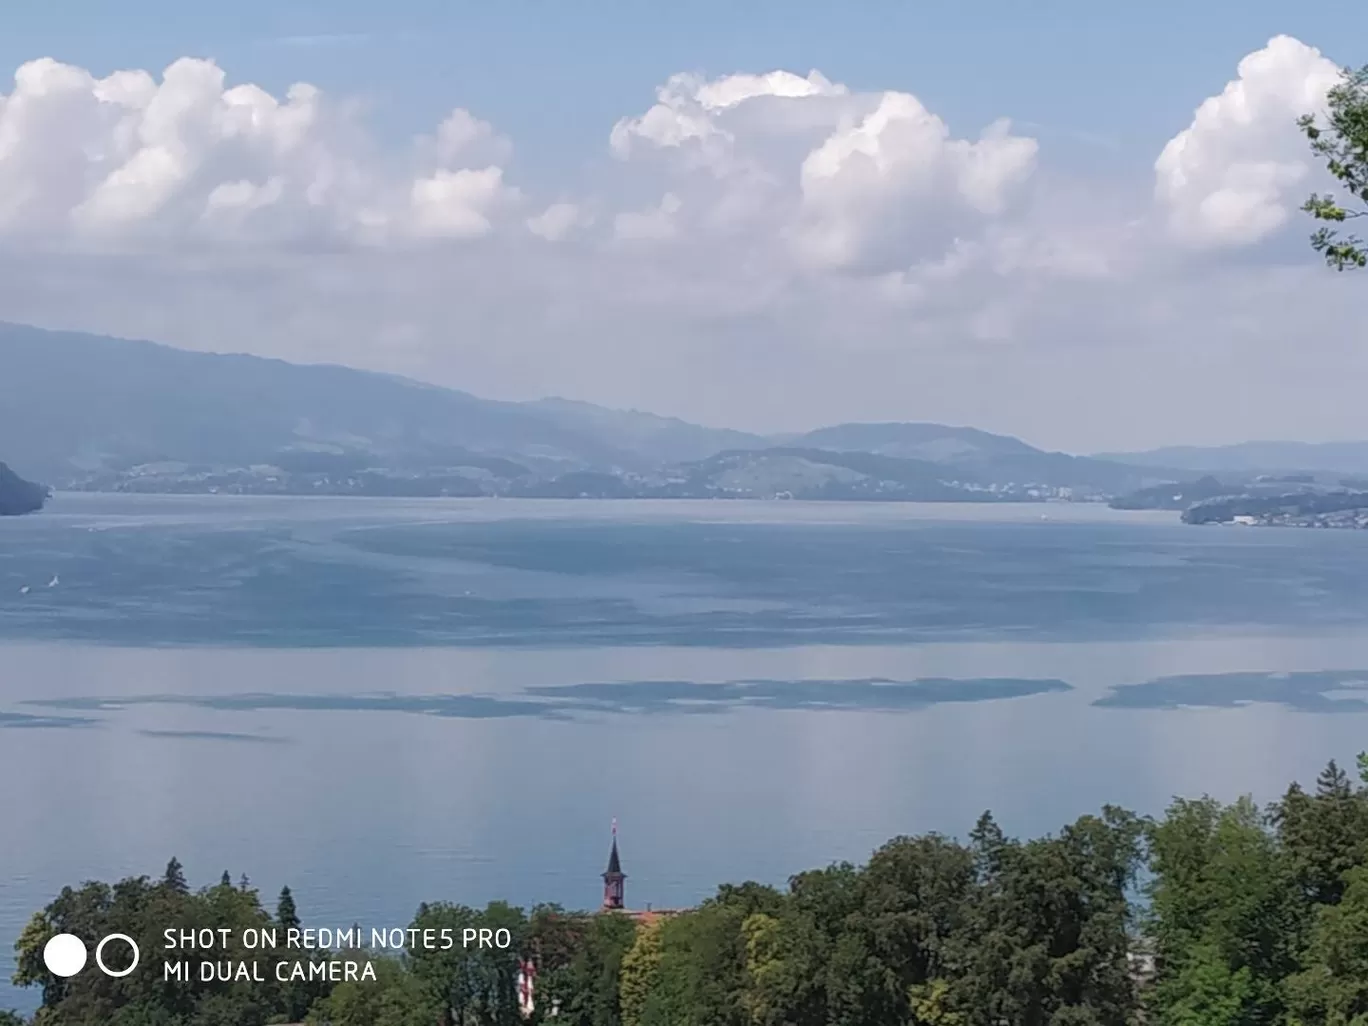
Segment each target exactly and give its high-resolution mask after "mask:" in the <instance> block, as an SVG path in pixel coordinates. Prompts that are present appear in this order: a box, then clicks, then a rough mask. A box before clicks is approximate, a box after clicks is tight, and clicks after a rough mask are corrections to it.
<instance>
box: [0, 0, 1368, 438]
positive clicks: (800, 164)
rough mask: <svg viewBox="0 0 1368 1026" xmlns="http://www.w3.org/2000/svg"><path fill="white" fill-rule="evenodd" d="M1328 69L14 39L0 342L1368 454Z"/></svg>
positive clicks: (1092, 58) (222, 21)
mask: <svg viewBox="0 0 1368 1026" xmlns="http://www.w3.org/2000/svg"><path fill="white" fill-rule="evenodd" d="M1275 36H1288V37H1292V38H1290V39H1283V40H1281V41H1276V40H1274V37H1275ZM1271 40H1274V41H1273V42H1272V43H1271V42H1270V41H1271ZM1318 51H1319V52H1318ZM39 58H52V59H54V60H55V61H56V62H59V63H58V64H51V63H49V64H31V63H28V62H33V61H36V60H37V59H39ZM183 58H195V59H197V60H192V61H188V62H187V61H183V60H182V59H183ZM1327 58H1328V59H1329V60H1327ZM204 59H208V60H211V61H212V62H213V65H210V64H207V63H204ZM177 61H181V63H180V64H176V65H175V69H176V70H175V71H174V73H173V74H170V75H167V76H166V77H165V78H163V73H164V71H165V70H166V69H168V67H170V66H172V65H173V62H177ZM1242 62H1244V63H1242ZM1330 62H1334V64H1340V63H1355V64H1358V63H1364V62H1368V4H1363V3H1342V2H1331V3H1322V4H1318V5H1315V6H1314V7H1313V6H1303V5H1296V4H1292V3H1289V2H1280V3H1272V2H1268V0H1251V2H1247V3H1241V4H1233V3H1190V2H1189V3H1177V2H1169V0H1159V2H1151V3H1147V4H1096V3H1090V4H1085V3H1075V2H1067V3H1065V2H1057V3H1048V4H1034V5H1030V4H1022V3H1008V2H997V3H978V4H968V3H935V4H931V3H927V4H913V3H890V2H869V3H854V4H851V3H846V4H835V3H822V4H817V3H801V2H787V3H782V4H780V3H771V2H761V0H757V2H750V3H745V2H730V3H722V2H714V0H704V2H693V3H689V4H640V3H638V4H626V3H615V4H609V3H569V2H560V3H552V2H528V3H512V2H504V3H484V4H462V3H438V2H427V0H424V2H418V0H390V2H386V3H360V2H355V0H329V2H321V0H319V2H294V3H291V2H275V3H268V2H262V0H239V2H238V3H235V4H232V5H208V4H194V3H184V2H180V3H171V2H164V0H143V2H136V3H129V4H123V5H117V6H116V5H110V4H107V3H96V2H93V0H69V2H64V3H52V2H43V3H30V2H15V3H11V4H9V5H7V7H6V18H5V22H4V33H3V35H2V36H0V94H3V93H6V92H9V93H10V100H9V101H8V103H7V104H5V105H0V143H3V140H4V139H6V138H9V139H11V140H15V139H18V140H19V142H18V143H14V144H13V145H11V146H10V148H9V149H6V148H5V145H9V144H4V145H0V318H2V319H10V320H22V321H30V322H33V323H40V324H45V325H48V326H54V327H68V328H79V329H84V330H93V331H102V332H108V333H114V334H123V335H138V336H142V337H152V338H157V339H160V340H163V341H167V342H171V343H174V344H178V345H185V346H189V347H192V348H208V349H218V350H225V349H227V350H247V351H253V352H260V353H263V354H266V355H276V356H283V357H285V358H288V359H295V360H305V361H324V362H343V363H348V364H352V365H356V366H362V367H368V368H373V369H377V370H384V371H394V372H399V373H404V374H408V375H411V376H414V377H419V378H423V379H425V380H430V381H434V382H437V383H439V384H444V385H449V386H453V387H460V388H465V389H468V390H470V391H473V392H476V393H479V394H485V395H491V396H497V397H501V398H510V399H524V398H533V397H535V396H539V395H546V394H560V395H566V396H569V397H572V398H581V399H587V400H591V401H596V402H602V403H605V404H608V405H613V406H634V407H642V408H649V409H653V410H656V411H659V412H662V413H669V414H674V415H678V416H684V417H689V418H693V419H697V420H702V421H706V422H710V423H718V424H731V425H735V426H738V427H744V428H751V429H761V430H796V429H802V428H807V427H811V426H815V425H816V424H819V423H827V422H834V421H838V420H854V419H879V420H893V419H905V420H944V421H950V422H955V423H972V424H975V425H978V426H981V427H985V428H989V429H993V430H1001V431H1006V432H1010V433H1014V434H1019V435H1022V436H1024V437H1026V438H1028V440H1031V441H1033V442H1037V443H1040V444H1046V445H1052V446H1057V447H1060V448H1066V449H1073V450H1077V451H1084V450H1089V449H1106V448H1122V447H1131V446H1144V445H1158V444H1167V443H1178V442H1219V441H1235V440H1239V439H1242V438H1247V437H1254V436H1282V437H1293V438H1306V439H1312V440H1314V439H1322V438H1346V437H1365V438H1368V413H1363V412H1360V410H1361V409H1362V404H1361V403H1360V402H1359V401H1358V391H1357V388H1356V387H1354V386H1353V385H1352V383H1353V382H1355V381H1361V380H1362V379H1363V374H1364V373H1366V372H1368V357H1365V356H1364V354H1363V351H1362V349H1363V347H1361V346H1360V345H1359V344H1358V343H1357V342H1356V341H1354V340H1355V339H1356V338H1357V337H1358V335H1357V334H1356V332H1359V327H1360V326H1361V324H1362V323H1363V316H1364V313H1365V312H1368V308H1366V307H1365V303H1368V282H1365V281H1364V280H1362V278H1361V276H1360V278H1359V279H1354V280H1349V277H1350V276H1334V275H1331V274H1328V273H1327V272H1326V271H1325V270H1324V269H1323V268H1322V267H1320V266H1319V265H1318V263H1317V262H1316V259H1315V258H1314V255H1312V254H1310V253H1309V252H1308V250H1307V248H1306V245H1305V240H1306V235H1307V232H1308V231H1309V226H1308V225H1307V224H1305V223H1304V218H1303V217H1302V215H1300V214H1298V213H1297V207H1298V206H1299V204H1300V202H1301V200H1302V199H1304V197H1305V194H1306V192H1307V191H1309V190H1310V189H1312V188H1321V187H1323V186H1324V184H1325V180H1324V177H1323V174H1322V173H1321V171H1320V170H1319V169H1318V168H1317V167H1316V166H1315V165H1314V164H1313V162H1312V161H1311V160H1310V159H1309V157H1308V155H1307V153H1306V149H1305V145H1304V141H1302V140H1300V139H1299V138H1298V137H1297V134H1296V131H1295V127H1294V121H1295V116H1296V115H1297V114H1299V113H1302V112H1304V111H1305V110H1306V109H1307V108H1308V106H1316V105H1318V104H1319V103H1320V102H1322V98H1323V96H1324V90H1325V88H1327V85H1328V83H1329V82H1330V81H1331V79H1332V77H1333V72H1334V67H1333V65H1332V64H1331V63H1330ZM215 66H216V68H217V69H222V74H223V76H224V80H223V81H218V80H217V79H216V75H217V74H218V71H217V70H216V69H215ZM21 67H23V68H26V70H25V71H24V72H23V81H22V82H14V83H12V84H11V83H7V82H6V81H5V80H6V79H7V78H9V75H10V73H11V72H13V71H15V70H17V69H20V68H21ZM127 70H137V71H139V72H140V75H135V76H133V77H129V76H122V77H120V76H114V77H112V78H111V77H109V76H111V75H112V74H113V73H114V72H116V71H127ZM814 70H815V71H817V72H819V73H820V77H815V78H811V79H809V78H806V77H805V76H808V74H809V72H811V71H814ZM773 72H783V73H785V74H782V75H779V76H777V77H776V76H774V75H769V73H773ZM688 73H692V76H693V77H685V78H679V77H676V76H680V75H681V74H688ZM767 75H768V77H766V76H767ZM301 82H302V83H308V84H310V85H311V86H312V87H316V90H318V92H316V93H314V92H309V93H306V94H297V95H296V96H295V98H294V99H290V97H289V95H288V90H289V89H290V87H291V86H292V85H293V84H295V83H301ZM244 84H250V85H252V86H254V87H257V88H256V89H255V90H252V91H249V92H247V93H244V92H242V91H237V92H235V91H234V89H233V87H235V86H241V85H244ZM263 91H264V92H263ZM1223 92H1224V94H1225V95H1224V97H1223ZM658 93H659V95H658ZM268 94H269V95H268ZM1204 101H1209V103H1208V107H1207V108H1203V110H1204V111H1205V113H1204V114H1202V115H1201V116H1198V114H1197V111H1198V110H1199V107H1201V106H1202V104H1203V103H1204ZM247 111H250V112H252V113H251V115H250V116H251V118H252V119H253V120H251V122H250V126H248V127H244V124H245V123H240V119H241V118H243V117H246V116H247V114H245V113H244V112H247ZM235 119H237V120H235ZM1000 119H1008V120H1009V121H1010V125H1006V126H1000V127H998V128H992V127H990V126H993V125H994V123H995V122H998V121H999V120H1000ZM439 126H441V127H439ZM615 126H617V128H616V129H615ZM985 129H986V130H987V132H986V134H981V133H984V132H985ZM7 132H8V133H9V135H8V136H7V135H6V133H7ZM610 133H611V140H612V141H611V142H610ZM1161 155H1162V156H1161ZM1359 334H1361V332H1359Z"/></svg>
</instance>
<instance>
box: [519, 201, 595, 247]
mask: <svg viewBox="0 0 1368 1026" xmlns="http://www.w3.org/2000/svg"><path fill="white" fill-rule="evenodd" d="M593 221H594V218H593V215H592V214H590V213H589V212H588V211H586V210H585V209H584V208H583V207H581V206H580V205H579V204H577V203H552V204H551V205H550V206H549V207H547V208H546V209H545V210H543V211H542V212H541V213H540V214H537V215H536V216H534V217H529V218H528V219H527V230H528V231H530V232H531V233H532V234H533V235H538V236H540V237H541V238H543V239H545V240H546V241H548V242H560V241H561V240H562V239H564V238H566V237H568V236H569V235H570V233H571V232H573V231H574V230H575V229H576V228H579V227H583V226H587V225H590V224H593Z"/></svg>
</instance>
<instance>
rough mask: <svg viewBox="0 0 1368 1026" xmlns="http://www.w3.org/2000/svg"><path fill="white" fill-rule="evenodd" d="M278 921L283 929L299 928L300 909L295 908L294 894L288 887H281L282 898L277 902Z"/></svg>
mask: <svg viewBox="0 0 1368 1026" xmlns="http://www.w3.org/2000/svg"><path fill="white" fill-rule="evenodd" d="M276 922H277V923H279V924H280V928H281V929H282V930H297V929H299V910H298V909H297V908H295V900H294V895H293V894H291V893H290V889H289V888H288V887H282V888H281V889H280V900H279V901H277V902H276Z"/></svg>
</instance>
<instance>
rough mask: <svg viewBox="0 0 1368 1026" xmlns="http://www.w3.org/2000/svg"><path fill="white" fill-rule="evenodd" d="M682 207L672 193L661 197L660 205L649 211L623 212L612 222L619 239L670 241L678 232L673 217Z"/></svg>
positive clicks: (680, 201) (681, 203)
mask: <svg viewBox="0 0 1368 1026" xmlns="http://www.w3.org/2000/svg"><path fill="white" fill-rule="evenodd" d="M683 205H684V203H683V200H681V199H680V198H679V197H678V196H676V195H675V194H674V193H672V192H667V193H666V194H665V195H664V196H662V197H661V200H660V203H659V204H658V205H657V206H655V207H652V208H651V209H649V210H640V211H638V210H624V211H623V212H622V213H620V214H618V215H617V217H616V218H614V220H613V229H614V232H615V234H616V235H617V237H618V238H619V239H637V240H640V239H670V238H673V237H674V236H675V234H676V232H677V230H678V227H677V222H676V219H675V215H677V214H678V213H679V211H680V208H681V207H682V206H683Z"/></svg>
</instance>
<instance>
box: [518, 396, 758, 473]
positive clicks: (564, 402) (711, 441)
mask: <svg viewBox="0 0 1368 1026" xmlns="http://www.w3.org/2000/svg"><path fill="white" fill-rule="evenodd" d="M522 405H523V406H524V407H525V408H527V409H529V410H531V411H532V412H534V413H536V414H538V415H539V416H542V417H545V418H547V419H548V420H550V421H552V422H554V423H557V424H560V425H562V426H564V427H565V428H567V429H569V430H572V431H586V430H588V431H591V432H593V433H594V434H595V435H598V436H601V437H603V438H605V439H609V438H610V439H613V440H614V442H615V444H617V445H618V446H620V447H624V448H627V449H629V450H630V451H632V452H634V453H641V454H649V456H650V458H651V459H653V460H656V461H659V462H662V463H683V462H686V461H688V460H701V459H705V458H706V457H708V456H711V455H712V454H713V453H716V452H721V451H722V450H724V449H762V448H765V447H766V446H769V445H772V444H773V442H772V441H771V440H770V439H768V438H766V437H764V436H762V435H752V434H748V433H747V432H745V431H732V430H729V429H727V428H710V427H700V426H699V425H698V424H690V423H689V422H688V421H686V420H679V419H678V418H676V417H660V416H657V415H656V414H654V413H643V412H640V411H638V410H610V409H608V408H606V407H603V406H595V405H594V404H593V403H585V402H578V401H576V400H573V399H539V400H537V401H536V402H531V403H524V404H522Z"/></svg>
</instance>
